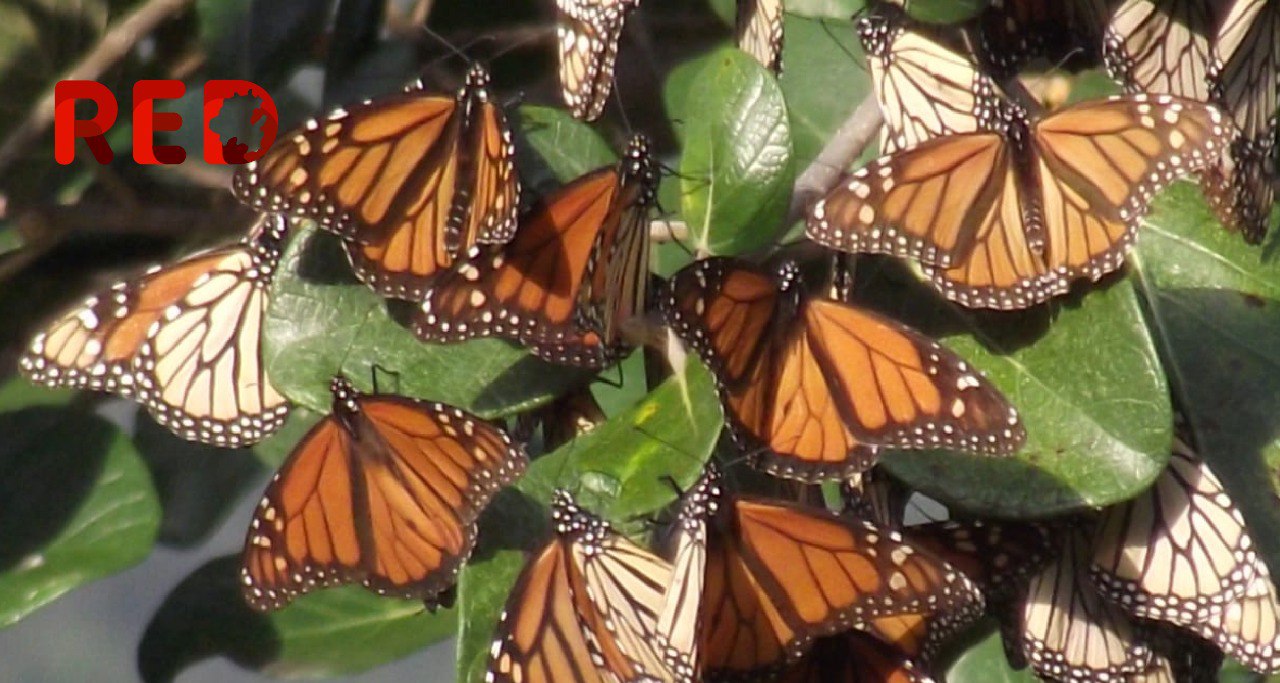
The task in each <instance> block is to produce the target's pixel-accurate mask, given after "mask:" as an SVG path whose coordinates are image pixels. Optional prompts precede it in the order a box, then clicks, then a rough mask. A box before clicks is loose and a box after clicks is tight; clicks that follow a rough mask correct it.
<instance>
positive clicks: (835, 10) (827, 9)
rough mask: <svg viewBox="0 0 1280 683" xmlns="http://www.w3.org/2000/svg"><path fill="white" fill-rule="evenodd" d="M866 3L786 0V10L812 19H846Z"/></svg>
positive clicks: (844, 0) (858, 1)
mask: <svg viewBox="0 0 1280 683" xmlns="http://www.w3.org/2000/svg"><path fill="white" fill-rule="evenodd" d="M866 4H867V3H865V2H863V0H787V11H788V12H791V13H793V14H798V15H800V16H802V17H811V18H814V19H848V18H849V17H851V16H853V15H854V14H856V13H858V12H861V11H862V8H863V7H865V6H866ZM790 38H791V36H787V39H788V40H790Z"/></svg>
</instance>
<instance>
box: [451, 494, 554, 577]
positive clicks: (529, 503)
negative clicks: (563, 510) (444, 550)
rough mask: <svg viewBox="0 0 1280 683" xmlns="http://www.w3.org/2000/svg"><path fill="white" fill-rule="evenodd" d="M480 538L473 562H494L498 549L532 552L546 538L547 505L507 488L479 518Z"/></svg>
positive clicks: (473, 553) (495, 497)
mask: <svg viewBox="0 0 1280 683" xmlns="http://www.w3.org/2000/svg"><path fill="white" fill-rule="evenodd" d="M478 526H479V529H480V536H479V540H478V542H477V543H476V548H475V551H474V552H472V553H471V560H470V561H471V562H473V563H475V562H483V561H485V560H488V559H491V558H492V557H493V554H494V553H495V552H497V551H499V550H511V549H514V550H526V551H531V550H533V549H534V548H535V547H536V546H538V545H539V544H540V543H541V542H542V541H543V539H545V538H546V535H547V532H548V527H549V524H548V519H547V509H546V506H544V505H541V504H539V503H538V501H536V500H534V499H533V498H530V497H529V496H528V494H526V493H524V492H523V491H520V490H519V489H515V488H505V489H503V490H502V491H500V492H498V495H496V496H494V498H493V501H492V502H490V503H489V506H488V507H486V508H485V510H484V513H483V514H482V515H480V522H479V525H478Z"/></svg>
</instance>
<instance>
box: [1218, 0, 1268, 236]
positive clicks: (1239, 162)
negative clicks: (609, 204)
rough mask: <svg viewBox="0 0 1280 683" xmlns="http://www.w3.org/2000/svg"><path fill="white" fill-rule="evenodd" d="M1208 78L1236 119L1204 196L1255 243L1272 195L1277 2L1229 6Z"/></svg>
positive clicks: (1243, 0) (1249, 0)
mask: <svg viewBox="0 0 1280 683" xmlns="http://www.w3.org/2000/svg"><path fill="white" fill-rule="evenodd" d="M1208 81H1209V91H1210V97H1211V98H1212V101H1214V102H1216V103H1218V104H1220V105H1221V106H1222V107H1223V109H1225V110H1226V111H1227V112H1229V113H1230V116H1231V118H1232V119H1233V120H1234V121H1235V124H1236V138H1235V140H1233V141H1232V144H1231V149H1230V152H1229V154H1226V155H1223V157H1222V160H1221V162H1220V163H1219V165H1218V166H1217V167H1215V168H1211V169H1209V172H1208V173H1206V174H1205V176H1206V178H1205V181H1204V185H1205V188H1206V195H1207V196H1208V197H1209V203H1210V204H1211V205H1213V207H1214V208H1215V209H1216V211H1217V213H1218V215H1219V217H1220V218H1221V220H1222V222H1223V224H1224V225H1226V226H1228V227H1232V228H1235V229H1238V230H1240V232H1241V234H1242V235H1243V236H1244V238H1245V240H1246V241H1248V242H1251V243H1257V242H1260V241H1262V237H1263V236H1264V235H1266V233H1267V228H1268V227H1269V226H1270V223H1271V206H1272V203H1273V202H1274V200H1275V188H1274V185H1273V183H1272V180H1273V176H1274V173H1273V171H1272V163H1273V161H1272V155H1273V153H1274V151H1275V147H1276V136H1277V124H1276V108H1277V106H1278V102H1280V97H1278V94H1277V90H1280V83H1278V82H1277V81H1280V6H1277V5H1276V3H1274V2H1266V0H1236V2H1235V3H1234V4H1232V5H1231V7H1230V9H1229V10H1228V11H1227V14H1226V17H1225V18H1224V19H1223V21H1222V23H1221V25H1220V27H1219V29H1218V32H1217V34H1216V36H1215V41H1214V45H1213V51H1212V61H1211V62H1210V65H1209V73H1208Z"/></svg>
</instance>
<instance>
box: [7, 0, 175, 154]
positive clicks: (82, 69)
mask: <svg viewBox="0 0 1280 683" xmlns="http://www.w3.org/2000/svg"><path fill="white" fill-rule="evenodd" d="M191 3H192V0H150V1H149V2H147V3H146V4H144V5H142V6H141V7H139V8H138V9H136V10H134V11H133V13H132V14H129V15H128V16H126V17H125V18H123V19H121V20H120V21H118V22H116V23H115V24H114V25H112V26H111V27H110V28H109V29H108V30H107V32H106V34H105V35H103V36H102V40H100V41H98V45H97V46H96V47H94V48H93V50H91V51H90V52H89V54H87V55H85V56H84V59H82V60H80V63H79V64H76V65H75V66H73V67H71V69H69V70H68V71H67V72H66V73H64V74H62V76H61V77H60V78H59V79H58V80H62V81H70V80H77V81H95V80H98V79H99V78H101V77H102V74H104V73H106V71H107V69H110V68H111V67H112V66H114V65H115V64H116V63H117V62H119V61H120V60H121V59H123V58H124V56H125V55H127V54H129V51H130V50H132V49H133V47H134V46H135V45H137V44H138V41H139V40H141V39H142V38H143V37H145V36H147V35H148V34H150V33H151V32H152V31H154V30H155V28H156V27H157V26H159V25H160V23H161V22H163V21H164V20H165V19H168V18H169V17H171V16H173V15H174V14H177V13H178V12H179V11H181V10H183V9H185V8H186V7H187V6H188V5H190V4H191ZM51 123H53V86H50V87H49V89H48V91H46V92H45V94H44V96H43V97H41V98H40V101H39V102H37V103H36V105H35V107H33V108H32V109H31V111H30V112H28V114H27V118H26V119H24V120H23V122H22V123H21V124H19V125H18V126H17V127H16V128H14V129H13V132H12V133H10V135H9V138H8V139H7V140H5V141H4V145H2V146H0V172H3V171H4V170H5V169H6V168H8V167H9V166H10V165H12V164H13V163H14V162H15V161H17V160H18V159H19V158H20V157H21V156H22V155H23V154H24V153H25V152H26V151H27V148H28V147H30V146H31V145H32V144H34V143H35V142H36V141H37V140H39V139H40V136H42V135H44V132H45V131H46V130H48V128H49V124H51Z"/></svg>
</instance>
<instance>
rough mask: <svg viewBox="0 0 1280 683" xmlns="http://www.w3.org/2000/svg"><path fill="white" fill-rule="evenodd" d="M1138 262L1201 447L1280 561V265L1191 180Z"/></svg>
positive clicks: (1167, 208) (1155, 217) (1155, 226)
mask: <svg viewBox="0 0 1280 683" xmlns="http://www.w3.org/2000/svg"><path fill="white" fill-rule="evenodd" d="M1130 263H1131V264H1132V270H1133V272H1134V278H1133V280H1134V282H1135V283H1136V285H1137V287H1138V291H1139V292H1140V293H1141V295H1142V297H1143V302H1144V304H1145V306H1144V310H1145V312H1146V314H1147V320H1148V323H1149V325H1150V326H1151V329H1152V332H1153V334H1154V335H1155V336H1156V339H1157V341H1158V344H1159V347H1160V353H1161V358H1162V360H1163V361H1164V363H1165V367H1166V368H1167V371H1168V375H1169V382H1170V384H1171V385H1172V390H1173V395H1174V401H1175V404H1176V405H1177V407H1178V409H1179V410H1180V411H1181V412H1182V414H1183V415H1184V416H1185V417H1186V421H1187V426H1188V428H1189V429H1190V431H1191V436H1192V440H1193V443H1194V446H1195V447H1196V449H1197V451H1198V452H1199V453H1200V454H1201V455H1202V456H1203V457H1204V459H1205V460H1206V461H1207V462H1208V463H1209V466H1210V467H1212V468H1213V470H1214V472H1215V473H1217V475H1218V476H1219V478H1221V479H1222V483H1223V485H1224V486H1226V488H1227V491H1228V493H1229V494H1230V495H1231V497H1232V499H1233V500H1234V501H1235V502H1236V504H1237V505H1239V506H1240V508H1241V510H1242V511H1243V513H1244V515H1245V518H1246V519H1247V520H1248V522H1249V527H1250V530H1251V531H1252V536H1253V539H1254V540H1255V541H1256V542H1257V543H1258V545H1259V546H1260V547H1261V548H1262V550H1263V551H1264V552H1265V554H1266V557H1267V559H1268V561H1269V564H1270V565H1271V566H1273V567H1274V566H1280V564H1277V561H1280V499H1277V496H1276V491H1277V490H1280V488H1278V487H1277V484H1278V483H1280V482H1278V481H1277V476H1278V475H1277V467H1278V466H1280V441H1278V440H1277V439H1278V438H1280V347H1277V345H1276V343H1275V340H1277V339H1280V263H1277V262H1276V261H1275V260H1271V259H1268V258H1267V257H1266V256H1265V253H1264V252H1263V251H1262V250H1260V249H1257V248H1255V247H1250V246H1248V245H1245V244H1244V243H1243V241H1242V240H1241V239H1240V237H1239V236H1238V235H1233V234H1229V233H1227V232H1226V231H1225V230H1223V229H1222V228H1221V227H1220V226H1219V225H1218V224H1217V221H1216V220H1215V219H1214V218H1213V215H1212V214H1211V213H1210V211H1209V209H1208V207H1207V206H1206V205H1205V203H1204V200H1203V199H1202V198H1201V196H1200V193H1199V191H1198V190H1197V189H1196V188H1195V187H1194V186H1193V185H1191V184H1190V183H1180V184H1178V185H1177V186H1175V187H1173V188H1170V189H1169V190H1166V191H1165V192H1164V193H1163V194H1162V195H1161V196H1160V197H1159V198H1158V200H1157V202H1156V210H1155V211H1153V212H1152V214H1151V215H1150V216H1149V217H1148V219H1147V221H1146V225H1145V226H1144V227H1143V230H1142V236H1141V238H1140V239H1139V242H1138V247H1137V249H1136V253H1134V254H1132V255H1131V256H1130Z"/></svg>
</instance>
